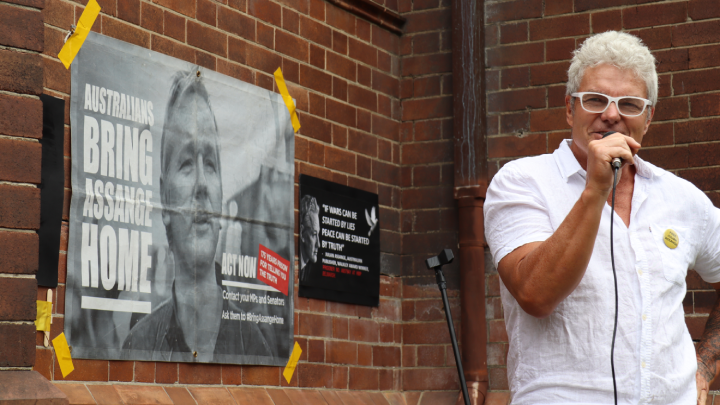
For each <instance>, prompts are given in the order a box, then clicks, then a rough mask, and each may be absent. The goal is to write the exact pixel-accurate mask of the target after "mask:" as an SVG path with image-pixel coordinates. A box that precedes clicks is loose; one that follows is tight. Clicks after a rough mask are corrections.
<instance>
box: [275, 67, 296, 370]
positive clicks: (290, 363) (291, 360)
mask: <svg viewBox="0 0 720 405" xmlns="http://www.w3.org/2000/svg"><path fill="white" fill-rule="evenodd" d="M278 70H280V69H278ZM275 73H277V72H275ZM301 354H302V349H301V348H300V345H299V344H298V342H295V347H293V351H292V354H291V355H290V358H289V359H288V363H287V366H285V371H283V377H285V381H287V383H288V384H290V380H292V376H293V373H294V372H295V367H297V362H298V360H300V355H301Z"/></svg>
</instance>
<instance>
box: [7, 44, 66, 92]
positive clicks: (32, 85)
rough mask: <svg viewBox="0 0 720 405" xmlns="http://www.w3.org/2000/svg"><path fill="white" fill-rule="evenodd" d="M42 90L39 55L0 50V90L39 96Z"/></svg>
mask: <svg viewBox="0 0 720 405" xmlns="http://www.w3.org/2000/svg"><path fill="white" fill-rule="evenodd" d="M63 68H64V67H63ZM42 89H43V60H42V57H41V56H40V55H39V54H34V53H26V52H15V51H10V50H3V49H0V90H6V91H11V92H15V93H26V94H41V93H42Z"/></svg>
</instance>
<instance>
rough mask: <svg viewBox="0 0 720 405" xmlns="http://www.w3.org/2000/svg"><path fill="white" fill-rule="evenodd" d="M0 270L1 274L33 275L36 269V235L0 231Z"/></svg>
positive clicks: (37, 245)
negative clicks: (0, 249)
mask: <svg viewBox="0 0 720 405" xmlns="http://www.w3.org/2000/svg"><path fill="white" fill-rule="evenodd" d="M0 246H3V251H2V254H0V268H1V269H3V273H13V274H34V273H35V272H36V271H37V269H38V256H37V252H38V248H39V240H38V235H37V233H29V232H27V233H26V232H4V231H0Z"/></svg>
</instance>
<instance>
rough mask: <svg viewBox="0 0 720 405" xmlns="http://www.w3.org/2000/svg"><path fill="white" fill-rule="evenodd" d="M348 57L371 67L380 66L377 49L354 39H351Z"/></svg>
mask: <svg viewBox="0 0 720 405" xmlns="http://www.w3.org/2000/svg"><path fill="white" fill-rule="evenodd" d="M348 55H349V56H350V57H351V58H352V59H356V60H358V61H360V62H363V63H366V64H368V65H370V66H377V65H378V51H377V49H376V48H373V47H372V46H370V45H367V44H365V43H363V42H360V41H358V40H356V39H354V38H349V47H348Z"/></svg>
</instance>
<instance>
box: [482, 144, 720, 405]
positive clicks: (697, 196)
mask: <svg viewBox="0 0 720 405" xmlns="http://www.w3.org/2000/svg"><path fill="white" fill-rule="evenodd" d="M569 145H570V141H564V142H562V143H561V145H560V148H558V149H557V150H556V151H555V152H554V153H553V154H548V155H542V156H536V157H531V158H525V159H520V160H516V161H513V162H510V163H508V164H506V165H505V166H504V167H503V168H502V169H501V170H500V171H499V172H498V173H497V174H496V175H495V177H494V178H493V181H492V183H491V184H490V187H489V188H488V192H487V199H486V200H485V208H484V210H485V235H486V239H487V242H488V245H489V246H490V251H491V253H492V255H493V260H494V262H495V266H497V265H498V262H499V261H500V260H501V259H502V258H503V257H505V255H507V254H508V253H510V252H512V251H513V250H515V249H516V248H518V247H520V246H522V245H525V244H527V243H530V242H537V241H544V240H546V239H547V238H548V237H549V236H550V235H552V234H553V232H554V231H555V230H556V229H557V228H558V227H559V226H560V224H561V223H562V222H563V220H564V219H565V217H566V216H567V214H568V213H569V212H570V210H571V209H572V207H573V206H574V205H575V203H576V202H577V200H578V198H580V194H581V193H582V191H583V190H584V188H585V176H586V172H585V170H583V169H582V167H581V166H580V164H579V163H578V161H577V159H576V158H575V156H574V155H573V153H572V151H571V150H570V146H569ZM641 153H642V152H641ZM635 166H636V169H637V173H636V175H635V189H634V192H633V197H632V210H631V213H630V227H629V228H628V227H626V226H625V223H624V222H623V221H622V219H621V218H620V217H619V216H617V214H614V218H615V222H614V225H613V226H614V229H613V232H614V238H615V242H614V249H615V268H616V270H617V277H618V294H619V307H618V311H619V312H618V331H617V338H616V341H615V374H616V380H617V385H618V403H622V404H658V405H668V404H695V403H696V387H695V371H696V369H697V363H696V357H695V349H694V346H693V343H692V340H691V338H690V334H689V333H688V330H687V327H686V325H685V319H684V311H683V305H682V302H683V299H684V298H685V293H686V284H685V276H686V274H687V270H688V269H693V268H694V269H695V270H696V271H697V272H698V273H699V274H700V276H701V277H702V278H703V279H704V280H705V281H707V282H710V283H715V282H720V210H718V209H716V208H715V207H714V206H713V205H712V203H711V202H710V200H709V199H708V198H707V197H706V196H705V194H704V193H703V192H702V191H700V190H698V189H697V188H696V187H695V186H693V185H692V184H691V183H689V182H687V181H685V180H683V179H680V178H678V177H676V176H675V175H673V174H671V173H669V172H666V171H665V170H662V169H660V168H658V167H656V166H654V165H652V164H650V163H648V162H645V161H643V160H642V159H641V158H639V157H636V158H635ZM610 218H611V210H610V206H609V205H608V204H606V205H605V207H604V209H603V212H602V218H601V220H600V228H599V230H598V236H597V238H596V240H595V245H594V248H593V254H592V257H591V259H590V263H589V264H588V267H587V270H586V271H585V275H584V276H583V279H582V281H581V282H580V284H579V285H578V287H577V288H576V289H575V290H574V291H573V292H572V293H571V294H570V295H569V296H568V297H567V298H565V300H563V301H562V302H561V303H560V304H559V305H558V306H557V308H555V311H553V313H552V314H551V315H550V316H548V317H546V318H544V319H538V318H535V317H533V316H531V315H528V314H527V313H526V312H525V311H523V310H522V308H520V306H519V304H518V303H517V301H516V300H515V298H513V296H512V295H511V294H510V293H509V292H508V290H507V288H505V286H504V285H502V283H501V293H500V294H501V297H502V302H503V306H504V310H505V325H506V328H507V332H508V336H509V340H510V347H509V352H508V360H507V372H508V381H509V384H510V390H511V392H512V403H513V404H532V405H537V404H559V403H562V404H611V403H613V382H612V374H611V368H610V345H611V341H612V332H613V323H614V313H615V290H614V282H613V273H612V267H611V261H610ZM668 229H672V230H674V231H675V232H676V233H677V235H678V237H679V244H678V246H677V247H676V248H675V249H670V248H669V247H668V246H666V245H665V243H664V242H663V235H664V233H665V231H666V230H668Z"/></svg>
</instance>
